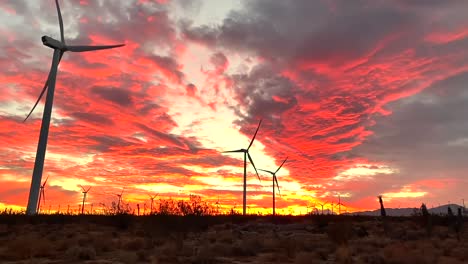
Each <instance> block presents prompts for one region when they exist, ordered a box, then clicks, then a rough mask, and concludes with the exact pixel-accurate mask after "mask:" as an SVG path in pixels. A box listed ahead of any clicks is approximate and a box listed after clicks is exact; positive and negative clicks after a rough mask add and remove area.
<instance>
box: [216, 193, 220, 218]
mask: <svg viewBox="0 0 468 264" xmlns="http://www.w3.org/2000/svg"><path fill="white" fill-rule="evenodd" d="M215 204H216V214H217V215H219V195H218V200H216V203H215Z"/></svg>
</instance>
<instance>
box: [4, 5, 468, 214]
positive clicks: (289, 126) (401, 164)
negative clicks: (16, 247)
mask: <svg viewBox="0 0 468 264" xmlns="http://www.w3.org/2000/svg"><path fill="white" fill-rule="evenodd" d="M60 3H61V8H62V14H63V20H64V26H65V38H66V41H67V44H70V45H73V44H83V45H85V44H86V45H91V44H96V45H99V44H118V43H125V44H126V46H125V47H123V48H118V49H113V50H107V51H99V52H92V53H80V54H78V53H66V55H65V56H64V57H63V59H62V62H61V64H60V67H59V73H58V78H57V85H56V92H55V100H54V107H53V112H52V122H51V126H50V134H49V141H48V149H47V154H46V162H45V167H44V177H43V180H44V178H45V177H46V176H47V175H49V181H48V185H47V187H46V206H47V207H48V206H51V207H52V209H56V208H57V207H58V206H59V205H60V206H61V207H62V208H64V207H66V206H67V205H70V206H73V207H76V208H78V204H79V203H80V201H81V199H82V193H81V189H80V187H79V186H78V185H80V184H81V185H83V186H93V187H92V189H91V191H90V192H89V194H88V198H87V199H88V202H89V203H93V204H94V205H96V206H97V205H98V204H101V203H104V204H106V205H109V204H110V203H111V202H112V201H117V196H116V195H115V194H117V193H120V192H121V191H122V188H124V193H123V199H124V200H125V202H128V203H130V204H136V203H139V204H140V205H143V204H145V203H146V204H149V197H148V194H156V193H159V197H163V198H169V197H172V198H176V199H179V198H187V197H188V195H189V194H196V195H200V196H201V197H202V199H203V200H207V201H210V202H212V203H214V202H216V201H217V200H218V199H219V203H220V205H221V207H222V208H224V209H229V208H232V207H236V209H238V210H240V209H241V207H242V177H243V155H242V154H241V153H234V154H222V153H221V151H225V150H234V149H239V148H246V147H247V146H248V144H249V141H250V138H251V136H252V135H253V133H254V132H255V129H256V126H257V125H258V122H259V120H260V119H263V123H262V125H261V127H260V130H259V132H258V135H257V138H256V140H255V142H254V144H253V145H252V148H251V155H252V157H253V159H254V161H255V165H256V166H257V168H261V169H266V170H275V169H276V168H277V166H279V165H280V164H281V162H282V161H283V160H284V158H285V157H287V156H288V157H289V159H288V161H287V162H286V163H285V165H284V167H283V168H282V169H281V170H280V172H278V174H277V176H278V180H279V184H280V188H281V194H282V196H281V197H277V207H278V208H279V210H278V211H279V212H282V211H281V210H282V209H284V212H293V213H296V214H297V213H305V212H306V210H307V208H306V206H307V205H310V204H313V203H315V204H316V205H317V206H318V203H323V202H328V203H331V202H334V203H336V202H337V200H338V195H341V200H342V202H343V204H344V205H346V206H347V208H348V209H347V210H348V211H355V210H364V209H376V208H378V207H379V204H378V201H377V198H376V196H377V195H379V194H382V195H383V196H384V202H385V204H386V206H387V207H407V206H408V207H416V206H420V205H421V203H422V202H425V203H427V205H428V207H431V206H438V205H439V204H446V203H448V201H450V202H451V203H458V204H461V203H462V199H463V198H468V197H465V196H464V195H465V193H466V190H467V189H468V180H467V179H468V178H467V175H468V162H467V158H466V157H467V154H468V86H467V85H468V17H467V16H466V10H468V1H466V0H452V1H439V0H424V1H423V0H395V1H374V0H356V1H349V0H336V1H333V0H314V1H311V0H294V1H271V0H222V1H220V0H126V1H112V0H80V1H78V0H75V1H71V0H62V1H60ZM0 33H1V35H2V38H1V39H0V48H1V49H0V67H1V69H2V70H1V71H0V83H1V85H2V93H1V94H0V113H1V114H0V127H1V130H0V141H1V142H2V144H0V148H1V149H0V210H2V208H5V207H11V206H13V207H15V208H19V207H25V206H26V203H27V198H28V193H29V188H30V182H31V175H32V168H33V166H34V158H35V153H36V148H37V142H38V136H39V129H40V124H41V118H42V111H43V102H42V103H41V104H40V105H39V106H38V108H37V109H36V111H35V112H34V114H33V115H32V118H30V119H29V120H28V121H27V122H25V123H23V122H22V121H23V119H24V118H25V117H26V115H27V113H28V112H29V110H30V109H31V107H32V106H33V104H34V102H35V100H36V99H37V97H38V95H39V93H40V91H41V89H42V86H43V85H44V82H45V81H46V78H47V74H48V71H49V68H50V63H51V60H52V53H53V51H52V50H51V49H50V48H48V47H46V46H44V45H43V44H42V42H41V37H42V36H43V35H48V36H51V37H54V38H56V39H60V37H59V36H60V33H59V26H58V19H57V13H56V10H55V3H54V1H53V0H34V1H32V0H27V1H26V0H5V1H2V2H1V3H0ZM236 154H238V155H236ZM260 176H261V178H262V181H261V182H259V181H258V179H257V177H256V176H255V171H254V170H253V167H252V166H251V165H250V164H249V165H248V187H247V192H248V193H247V203H248V205H249V206H250V208H251V210H255V211H264V212H268V211H269V210H271V203H272V201H271V184H272V182H271V175H267V174H265V173H263V172H262V173H260ZM335 210H336V209H335Z"/></svg>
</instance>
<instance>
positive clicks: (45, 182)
mask: <svg viewBox="0 0 468 264" xmlns="http://www.w3.org/2000/svg"><path fill="white" fill-rule="evenodd" d="M48 179H49V176H48V175H47V178H46V179H45V181H44V183H42V185H41V186H40V192H39V201H38V202H37V212H38V213H39V211H40V210H41V198H42V200H43V201H44V204H45V190H44V188H45V185H46V184H47V180H48Z"/></svg>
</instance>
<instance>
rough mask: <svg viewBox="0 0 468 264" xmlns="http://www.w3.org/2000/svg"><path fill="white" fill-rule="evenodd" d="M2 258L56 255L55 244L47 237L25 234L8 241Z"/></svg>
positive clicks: (14, 258) (0, 255) (20, 258)
mask: <svg viewBox="0 0 468 264" xmlns="http://www.w3.org/2000/svg"><path fill="white" fill-rule="evenodd" d="M5 246H6V247H5V248H4V252H3V253H2V254H0V257H1V258H0V259H8V260H22V259H30V258H34V257H52V256H54V255H55V253H56V252H55V248H54V245H53V244H52V243H51V242H50V241H49V240H47V239H44V238H39V237H36V236H34V235H25V236H21V237H18V238H16V239H14V240H13V241H11V242H9V243H6V244H5Z"/></svg>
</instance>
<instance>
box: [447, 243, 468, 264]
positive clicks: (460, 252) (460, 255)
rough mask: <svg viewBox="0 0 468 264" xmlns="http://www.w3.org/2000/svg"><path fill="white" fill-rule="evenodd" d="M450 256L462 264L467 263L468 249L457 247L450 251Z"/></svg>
mask: <svg viewBox="0 0 468 264" xmlns="http://www.w3.org/2000/svg"><path fill="white" fill-rule="evenodd" d="M450 256H452V257H454V258H456V259H458V260H459V261H463V262H464V263H467V262H468V249H467V248H466V247H463V246H458V247H455V248H453V249H452V251H451V252H450Z"/></svg>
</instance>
